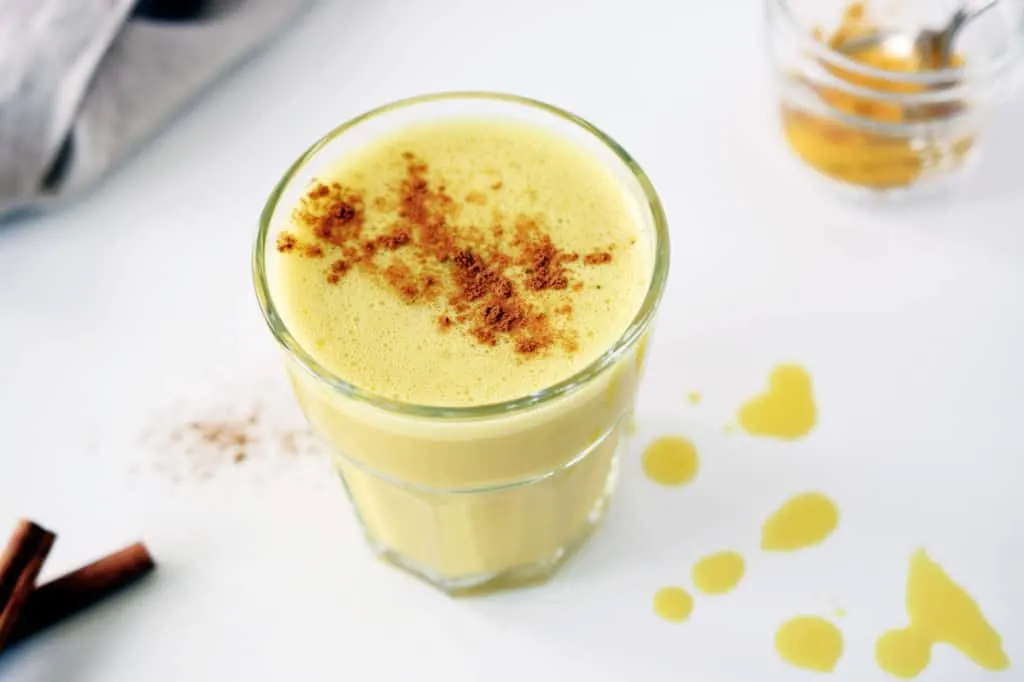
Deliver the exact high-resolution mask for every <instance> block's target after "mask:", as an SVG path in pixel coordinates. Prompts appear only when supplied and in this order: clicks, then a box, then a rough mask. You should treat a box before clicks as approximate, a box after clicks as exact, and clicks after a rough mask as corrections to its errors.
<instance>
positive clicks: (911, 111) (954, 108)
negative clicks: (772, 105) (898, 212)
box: [765, 0, 1024, 194]
mask: <svg viewBox="0 0 1024 682" xmlns="http://www.w3.org/2000/svg"><path fill="white" fill-rule="evenodd" d="M962 5H963V0H874V1H867V2H851V0H765V7H766V13H765V17H766V22H765V31H766V45H767V47H768V52H769V57H770V59H771V64H772V69H773V72H774V74H775V77H776V82H777V86H778V88H777V92H778V111H779V114H780V122H781V127H782V132H783V135H784V137H785V140H786V142H787V144H788V146H789V148H790V150H791V151H792V152H793V153H794V154H795V155H796V157H797V158H799V159H800V160H801V161H802V162H803V163H804V165H805V166H806V167H808V168H810V169H813V171H815V172H816V173H817V175H818V176H819V177H824V178H827V179H828V180H830V181H832V182H833V183H835V184H838V185H840V186H842V187H845V188H855V189H857V190H863V191H866V192H869V193H899V194H908V193H911V192H913V193H920V192H921V191H928V190H933V189H936V188H941V187H944V186H947V185H948V184H949V183H950V182H951V181H953V180H955V179H957V178H959V177H962V176H963V174H964V171H965V170H967V169H969V168H970V167H971V164H970V163H969V162H970V161H971V160H972V158H973V156H974V153H975V152H976V150H977V149H978V147H979V144H980V143H981V141H982V139H983V138H984V127H985V120H986V116H987V114H988V113H989V112H990V110H991V108H992V106H993V104H995V103H996V102H998V101H999V100H1000V99H1002V98H1003V97H1004V96H1005V95H1006V94H1007V93H1008V92H1010V91H1011V89H1012V86H1013V85H1014V84H1015V82H1016V80H1017V77H1018V76H1019V68H1018V67H1019V65H1020V62H1021V55H1022V52H1024V4H1022V3H1021V2H1020V0H1000V1H999V2H997V3H996V5H995V6H994V7H992V8H991V9H990V10H989V11H987V12H985V13H984V14H982V15H981V16H979V17H978V18H977V19H976V20H974V21H972V22H970V23H969V24H968V25H967V26H966V27H965V28H964V29H963V30H962V31H961V33H960V34H959V37H958V38H957V40H956V42H955V45H954V51H953V52H954V58H953V59H952V60H951V61H950V62H948V63H946V62H942V61H940V60H938V59H937V58H936V57H935V56H934V55H929V54H926V53H925V52H923V51H922V50H918V49H915V47H914V40H913V37H914V36H916V35H917V34H918V33H919V32H920V31H921V30H924V29H932V30H934V29H936V28H939V27H941V26H943V25H944V24H945V23H946V22H948V21H949V19H950V17H951V16H952V15H953V13H954V12H955V11H956V10H957V9H958V8H959V7H961V6H962ZM871 34H874V35H876V36H877V37H878V38H880V39H881V41H880V42H877V43H872V42H870V41H865V40H864V39H865V38H867V37H868V36H870V35H871Z"/></svg>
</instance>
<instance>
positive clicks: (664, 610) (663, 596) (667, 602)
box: [654, 587, 693, 623]
mask: <svg viewBox="0 0 1024 682" xmlns="http://www.w3.org/2000/svg"><path fill="white" fill-rule="evenodd" d="M691 611H693V597H691V596H690V593H689V592H687V591H686V590H684V589H683V588H681V587H663V588H661V589H660V590H658V591H657V592H656V593H655V594H654V612H655V613H656V614H658V615H659V616H661V617H662V618H664V619H665V620H667V621H671V622H673V623H681V622H683V621H684V620H686V619H687V618H689V617H690V612H691Z"/></svg>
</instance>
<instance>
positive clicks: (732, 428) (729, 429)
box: [722, 424, 736, 435]
mask: <svg viewBox="0 0 1024 682" xmlns="http://www.w3.org/2000/svg"><path fill="white" fill-rule="evenodd" d="M722 433H724V434H726V435H731V434H734V433H736V427H735V426H733V425H732V424H726V425H725V426H723V427H722Z"/></svg>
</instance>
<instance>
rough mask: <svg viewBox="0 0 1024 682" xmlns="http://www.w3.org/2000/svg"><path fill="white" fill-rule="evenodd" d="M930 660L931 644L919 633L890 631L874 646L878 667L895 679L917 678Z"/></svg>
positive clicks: (908, 629) (909, 629) (907, 630)
mask: <svg viewBox="0 0 1024 682" xmlns="http://www.w3.org/2000/svg"><path fill="white" fill-rule="evenodd" d="M931 658H932V643H931V642H930V641H929V640H928V638H927V637H924V636H923V635H922V634H921V633H919V632H917V631H916V630H913V629H911V628H907V629H905V630H890V631H889V632H886V633H885V634H884V635H882V636H881V637H879V638H878V642H877V643H876V644H875V660H877V661H878V665H879V667H880V668H881V669H882V670H884V671H886V672H887V673H889V674H890V675H895V676H896V677H901V678H903V679H908V678H910V677H917V675H918V674H920V673H921V671H923V670H924V669H925V668H927V667H928V662H929V661H930V660H931Z"/></svg>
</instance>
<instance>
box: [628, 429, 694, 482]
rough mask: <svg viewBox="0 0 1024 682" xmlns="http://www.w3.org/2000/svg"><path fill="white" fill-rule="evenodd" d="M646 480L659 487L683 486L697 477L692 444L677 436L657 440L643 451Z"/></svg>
mask: <svg viewBox="0 0 1024 682" xmlns="http://www.w3.org/2000/svg"><path fill="white" fill-rule="evenodd" d="M642 463H643V469H644V473H645V474H646V475H647V478H649V479H651V480H652V481H654V482H655V483H659V484H661V485H683V484H684V483H689V482H690V481H692V480H693V478H694V477H695V476H696V475H697V469H698V467H699V457H698V455H697V448H696V447H694V445H693V443H691V442H690V441H688V440H686V439H685V438H681V437H679V436H663V437H661V438H658V439H657V440H655V441H654V442H652V443H651V444H650V445H648V446H647V449H646V450H644V454H643V458H642Z"/></svg>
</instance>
